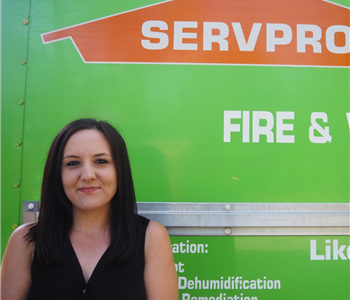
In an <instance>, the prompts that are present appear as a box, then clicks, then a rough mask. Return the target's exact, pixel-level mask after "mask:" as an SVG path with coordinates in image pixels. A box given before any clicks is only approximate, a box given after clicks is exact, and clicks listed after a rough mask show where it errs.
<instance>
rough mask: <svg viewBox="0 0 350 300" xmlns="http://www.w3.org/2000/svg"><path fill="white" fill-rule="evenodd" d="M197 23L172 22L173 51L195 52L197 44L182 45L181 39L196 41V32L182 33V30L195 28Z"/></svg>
mask: <svg viewBox="0 0 350 300" xmlns="http://www.w3.org/2000/svg"><path fill="white" fill-rule="evenodd" d="M197 24H198V22H180V21H175V22H174V50H197V44H190V43H187V44H184V43H183V39H196V38H197V33H196V32H183V29H184V28H197Z"/></svg>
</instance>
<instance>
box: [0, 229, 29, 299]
mask: <svg viewBox="0 0 350 300" xmlns="http://www.w3.org/2000/svg"><path fill="white" fill-rule="evenodd" d="M32 225H33V224H24V225H22V226H20V227H18V228H17V229H16V230H15V231H14V232H13V233H12V234H11V237H10V239H9V241H8V244H7V247H6V250H5V254H4V257H3V260H2V265H1V296H2V297H4V299H25V297H26V294H27V292H28V290H29V286H30V282H31V275H30V269H31V265H32V260H33V253H34V249H35V243H34V242H28V241H27V240H26V238H25V236H26V234H27V233H28V232H29V229H30V227H31V226H32Z"/></svg>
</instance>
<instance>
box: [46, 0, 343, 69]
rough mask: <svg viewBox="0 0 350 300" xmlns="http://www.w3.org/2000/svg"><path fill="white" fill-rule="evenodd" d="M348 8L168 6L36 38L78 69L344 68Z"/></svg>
mask: <svg viewBox="0 0 350 300" xmlns="http://www.w3.org/2000/svg"><path fill="white" fill-rule="evenodd" d="M349 11H350V10H349V8H347V7H343V6H341V5H338V4H335V3H331V2H328V1H324V0H279V1H276V0H244V1H242V0H170V1H165V2H162V3H158V4H154V5H150V6H146V7H142V8H138V9H134V10H131V11H127V12H123V13H119V14H116V15H112V16H107V17H104V18H101V19H96V20H92V21H89V22H86V23H82V24H77V25H74V26H70V27H67V28H63V29H59V30H55V31H51V32H48V33H44V34H42V35H41V37H42V40H43V43H44V44H48V43H52V42H56V41H60V40H63V39H71V41H72V42H73V44H74V46H75V47H76V49H77V51H78V52H79V54H80V56H81V58H82V59H83V61H84V62H85V63H152V64H154V63H161V64H222V65H282V66H329V67H349V66H350V63H349V61H350V55H349V52H350V27H349V26H350V14H349Z"/></svg>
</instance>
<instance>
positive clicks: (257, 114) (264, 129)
mask: <svg viewBox="0 0 350 300" xmlns="http://www.w3.org/2000/svg"><path fill="white" fill-rule="evenodd" d="M260 120H266V126H261V125H260ZM273 126H274V119H273V115H272V113H270V112H268V111H253V143H259V141H260V135H266V137H267V142H268V143H273V132H272V128H273Z"/></svg>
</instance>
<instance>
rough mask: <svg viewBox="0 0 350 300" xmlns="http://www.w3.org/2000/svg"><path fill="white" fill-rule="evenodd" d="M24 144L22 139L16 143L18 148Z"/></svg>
mask: <svg viewBox="0 0 350 300" xmlns="http://www.w3.org/2000/svg"><path fill="white" fill-rule="evenodd" d="M22 144H23V141H22V140H21V139H18V140H17V141H16V146H17V147H19V146H22Z"/></svg>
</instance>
